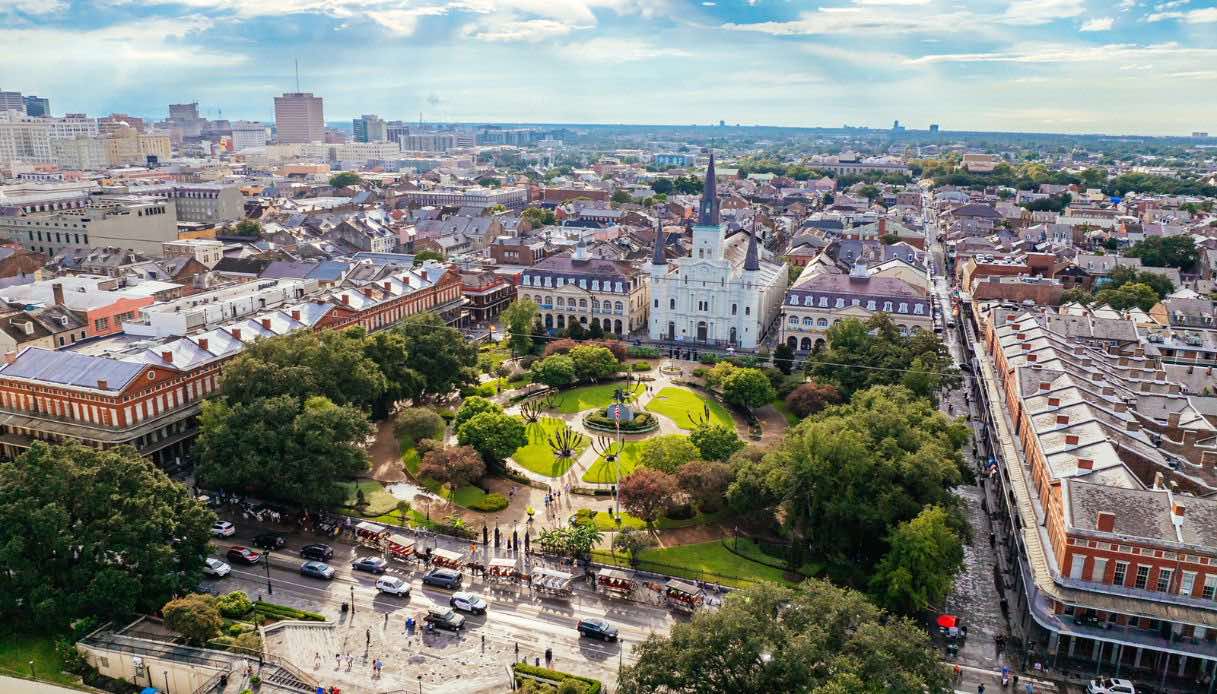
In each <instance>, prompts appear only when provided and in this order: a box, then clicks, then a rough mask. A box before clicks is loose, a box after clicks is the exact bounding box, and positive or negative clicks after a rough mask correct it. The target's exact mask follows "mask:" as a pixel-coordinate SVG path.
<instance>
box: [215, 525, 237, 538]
mask: <svg viewBox="0 0 1217 694" xmlns="http://www.w3.org/2000/svg"><path fill="white" fill-rule="evenodd" d="M211 534H212V535H215V536H216V537H232V536H233V535H236V534H237V526H235V525H233V524H232V523H229V522H228V521H216V522H215V523H213V524H212V526H211Z"/></svg>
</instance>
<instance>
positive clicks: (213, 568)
mask: <svg viewBox="0 0 1217 694" xmlns="http://www.w3.org/2000/svg"><path fill="white" fill-rule="evenodd" d="M230 571H232V567H231V566H229V565H228V564H225V563H224V562H222V561H220V560H219V559H212V558H211V557H208V558H207V561H205V562H203V573H205V574H207V575H208V576H215V577H216V578H223V577H224V576H227V575H228V573H229V572H230Z"/></svg>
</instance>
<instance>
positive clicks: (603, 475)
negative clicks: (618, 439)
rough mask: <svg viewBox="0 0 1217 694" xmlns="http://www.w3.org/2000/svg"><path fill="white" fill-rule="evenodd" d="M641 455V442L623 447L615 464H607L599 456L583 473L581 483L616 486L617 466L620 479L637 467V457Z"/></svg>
mask: <svg viewBox="0 0 1217 694" xmlns="http://www.w3.org/2000/svg"><path fill="white" fill-rule="evenodd" d="M640 455H642V442H641V441H628V442H626V444H625V447H624V448H623V449H622V450H621V455H620V456H618V461H617V462H616V463H609V462H608V461H606V460H605V459H604V456H600V458H598V459H597V460H596V462H594V463H592V466H591V467H590V468H588V469H587V472H585V473H583V481H584V482H591V483H593V484H616V483H617V481H618V480H617V466H618V464H620V466H621V477H622V478H624V477H625V476H627V475H629V474H630V473H631V472H633V471H634V468H635V467H636V466H637V465H638V456H640Z"/></svg>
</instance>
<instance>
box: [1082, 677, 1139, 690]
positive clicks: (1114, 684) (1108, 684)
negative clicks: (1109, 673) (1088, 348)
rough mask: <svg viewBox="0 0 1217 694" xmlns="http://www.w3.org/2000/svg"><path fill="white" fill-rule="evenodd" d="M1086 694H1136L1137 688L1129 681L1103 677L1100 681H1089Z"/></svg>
mask: <svg viewBox="0 0 1217 694" xmlns="http://www.w3.org/2000/svg"><path fill="white" fill-rule="evenodd" d="M1086 694H1137V688H1136V687H1134V686H1133V685H1132V681H1130V680H1123V679H1118V678H1115V677H1104V678H1103V679H1101V680H1090V686H1088V687H1086Z"/></svg>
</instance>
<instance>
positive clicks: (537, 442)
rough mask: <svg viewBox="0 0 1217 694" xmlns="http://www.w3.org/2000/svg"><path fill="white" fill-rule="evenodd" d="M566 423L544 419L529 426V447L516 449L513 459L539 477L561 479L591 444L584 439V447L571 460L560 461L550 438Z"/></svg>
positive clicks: (548, 418)
mask: <svg viewBox="0 0 1217 694" xmlns="http://www.w3.org/2000/svg"><path fill="white" fill-rule="evenodd" d="M566 426H567V425H566V422H564V421H562V420H561V419H555V418H553V417H542V418H541V420H540V421H539V422H537V423H535V424H529V425H528V445H527V446H521V447H520V448H517V449H516V452H515V453H514V454H512V456H511V458H512V460H514V461H515V462H516V464H518V465H519V466H520V467H523V468H527V469H528V470H531V471H532V472H535V473H537V474H538V475H545V476H547V477H561V476H562V475H564V474H566V471H567V470H569V469H570V466H571V465H572V464H573V463H574V461H575V460H576V459H577V458H578V457H579V453H582V452H583V449H585V448H587V446H588V444H590V443H591V442H590V441H589V440H587V437H586V436H585V437H584V441H583V445H582V446H581V447H580V448H579V449H578V452H576V453H575V455H574V456H573V457H571V458H564V459H558V458H556V457H555V456H554V452H553V450H552V449H551V448H550V447H549V443H548V440H549V437H550V436H552V435H554V434H556V433H557V432H558V431H560V430H561V429H563V428H565V427H566Z"/></svg>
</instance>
